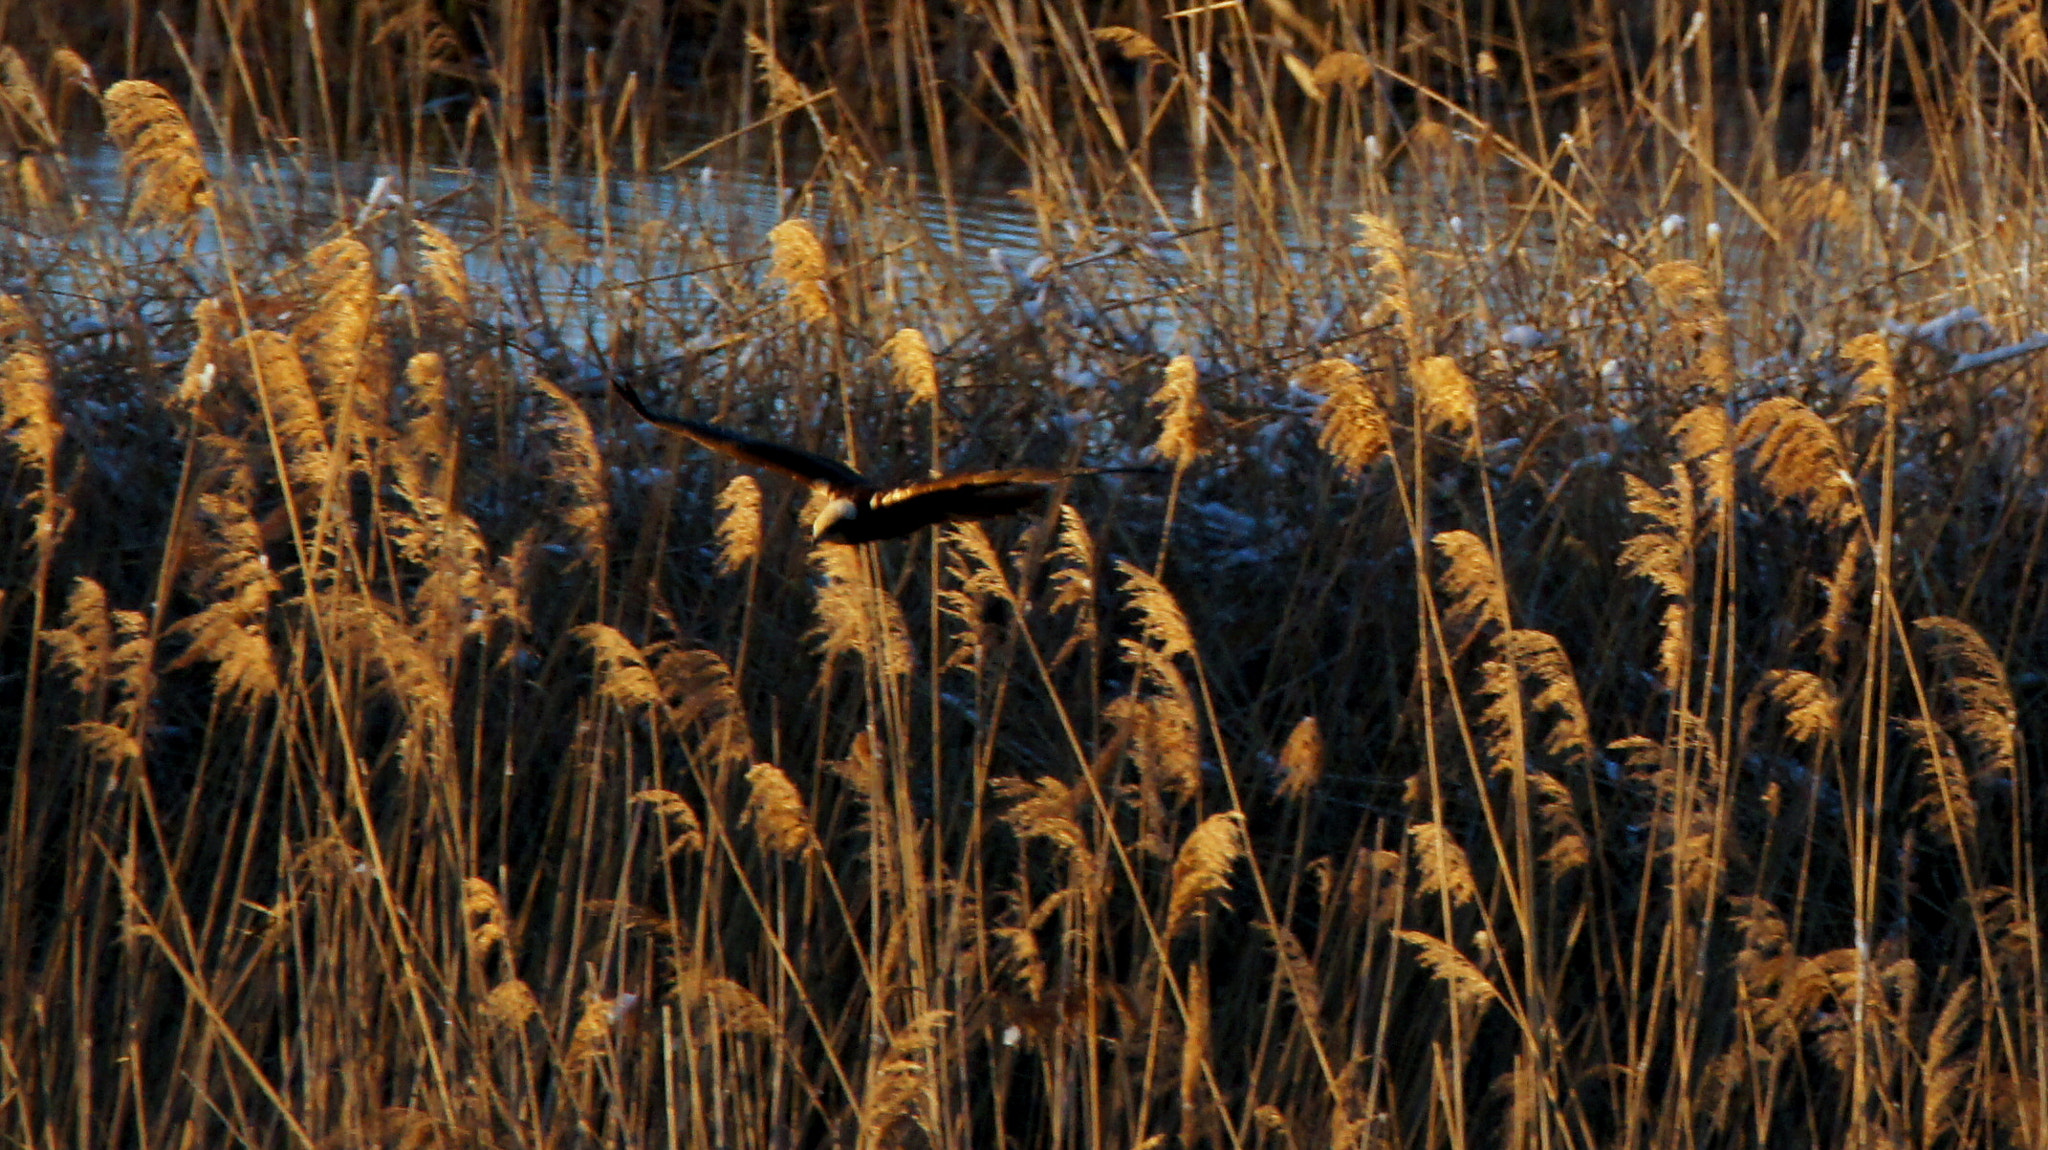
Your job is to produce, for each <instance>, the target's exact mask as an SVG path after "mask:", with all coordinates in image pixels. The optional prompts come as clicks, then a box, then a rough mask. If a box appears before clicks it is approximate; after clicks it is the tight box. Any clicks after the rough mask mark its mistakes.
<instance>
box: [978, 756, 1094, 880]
mask: <svg viewBox="0 0 2048 1150" xmlns="http://www.w3.org/2000/svg"><path fill="white" fill-rule="evenodd" d="M989 790H990V791H992V792H993V793H994V794H995V796H996V798H998V799H1001V800H1003V801H1005V802H1007V803H1009V804H1010V805H1009V806H1008V807H1006V808H1004V810H1003V814H1002V819H1003V821H1004V822H1006V823H1008V824H1010V830H1011V831H1012V832H1014V833H1015V834H1016V836H1017V837H1018V838H1020V839H1044V840H1046V841H1047V842H1050V843H1052V844H1054V845H1055V846H1057V847H1059V848H1060V850H1061V851H1062V852H1063V853H1065V854H1066V855H1067V857H1068V858H1070V859H1072V860H1073V861H1074V862H1075V863H1077V864H1081V865H1086V864H1087V863H1088V862H1089V854H1088V836H1087V835H1086V834H1085V833H1083V832H1082V830H1081V823H1080V821H1079V820H1078V819H1077V818H1076V817H1075V813H1076V812H1077V811H1078V810H1079V809H1080V805H1081V800H1082V798H1083V797H1085V793H1086V792H1084V791H1082V790H1078V789H1069V788H1068V787H1067V785H1066V784H1065V783H1062V782H1060V781H1059V780H1058V779H1055V778H1053V777H1052V776H1050V775H1047V776H1045V777H1043V778H1038V779H996V780H994V781H992V782H990V783H989Z"/></svg>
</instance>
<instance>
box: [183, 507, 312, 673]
mask: <svg viewBox="0 0 2048 1150" xmlns="http://www.w3.org/2000/svg"><path fill="white" fill-rule="evenodd" d="M246 498H247V497H246V496H245V495H242V494H239V493H229V494H215V493H212V492H205V493H202V494H201V495H200V496H199V512H200V517H201V518H202V519H203V520H205V521H207V522H208V523H210V524H211V525H212V527H213V530H211V531H209V532H207V533H206V534H205V535H204V536H202V538H203V539H204V540H205V542H204V545H203V547H202V559H201V562H200V564H199V566H198V567H197V569H196V570H194V572H193V582H194V583H196V584H197V585H198V586H199V587H200V588H201V589H202V591H203V592H206V593H210V594H212V595H216V596H220V598H217V599H215V600H214V601H213V602H212V603H209V604H208V605H207V606H205V607H204V608H202V609H200V610H199V611H198V612H196V613H195V614H192V615H188V616H186V617H185V618H183V619H180V620H178V621H177V622H176V623H174V624H172V625H171V627H170V628H169V630H168V632H167V633H168V634H170V635H173V636H183V637H185V638H187V639H189V640H190V644H191V645H190V646H188V647H187V648H186V649H185V651H184V653H183V654H181V655H179V656H178V657H177V658H176V659H174V660H172V661H171V664H170V669H171V670H174V671H175V670H178V669H180V668H183V667H187V666H190V665H191V664H193V663H195V662H198V661H200V660H205V661H206V662H209V663H212V664H214V667H215V670H214V690H215V692H216V693H217V694H219V695H220V696H221V697H222V698H223V700H224V701H225V703H226V705H227V708H228V710H229V711H231V712H232V711H245V712H246V711H249V710H251V709H253V708H254V707H255V706H257V705H258V704H261V703H262V702H264V701H266V700H268V699H271V698H274V697H275V696H276V695H277V690H278V676H277V661H276V658H275V656H274V655H273V654H272V652H271V647H270V633H269V629H268V626H267V621H268V619H269V616H270V600H271V597H272V596H273V595H275V594H276V593H277V592H278V591H280V590H282V589H283V584H281V583H280V582H279V581H278V578H277V576H276V575H275V574H274V573H273V572H272V571H271V570H270V563H269V561H268V559H267V558H266V557H265V555H264V554H263V534H262V531H261V529H260V528H259V527H258V526H257V525H256V520H255V519H254V518H253V517H252V516H251V515H250V514H249V505H248V503H247V501H246Z"/></svg>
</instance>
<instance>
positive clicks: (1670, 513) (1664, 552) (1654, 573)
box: [1615, 465, 1695, 691]
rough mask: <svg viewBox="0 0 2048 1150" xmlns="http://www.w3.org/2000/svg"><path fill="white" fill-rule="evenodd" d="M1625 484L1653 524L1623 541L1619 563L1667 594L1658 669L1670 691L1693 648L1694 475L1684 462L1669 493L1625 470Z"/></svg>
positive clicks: (1632, 502) (1633, 507)
mask: <svg viewBox="0 0 2048 1150" xmlns="http://www.w3.org/2000/svg"><path fill="white" fill-rule="evenodd" d="M1622 482H1623V484H1624V485H1625V486H1626V487H1627V489H1628V509H1629V510H1630V511H1632V512H1634V513H1635V514H1637V515H1640V516H1643V517H1644V518H1646V519H1648V520H1650V523H1649V525H1648V526H1646V527H1645V528H1644V529H1643V530H1642V531H1639V532H1637V533H1636V534H1635V535H1633V536H1631V537H1630V538H1629V539H1628V541H1627V542H1625V543H1623V544H1622V547H1621V554H1620V556H1618V557H1617V558H1616V560H1615V562H1616V563H1617V564H1619V565H1620V567H1621V569H1622V570H1624V571H1627V572H1628V573H1630V574H1631V575H1634V576H1636V577H1637V578H1641V579H1647V580H1649V581H1650V582H1652V583H1654V584H1656V585H1657V590H1658V591H1659V592H1660V593H1661V594H1662V595H1663V596H1664V598H1665V605H1664V616H1663V620H1662V622H1661V624H1660V629H1661V631H1662V633H1663V637H1662V639H1660V640H1659V642H1658V646H1657V667H1658V670H1659V672H1660V673H1661V674H1662V676H1663V679H1664V686H1665V689H1666V690H1671V691H1675V690H1677V689H1678V685H1679V679H1680V676H1681V673H1682V672H1683V670H1684V668H1685V665H1686V661H1687V659H1688V657H1689V655H1690V653H1691V651H1692V612H1691V595H1692V549H1693V545H1694V532H1695V522H1694V508H1693V496H1692V479H1691V478H1690V477H1689V476H1688V475H1687V473H1686V469H1685V467H1684V466H1683V465H1681V466H1678V467H1674V468H1672V469H1671V486H1670V489H1669V492H1670V493H1669V494H1666V493H1665V492H1662V491H1659V490H1657V489H1656V488H1654V487H1652V486H1650V485H1649V484H1647V483H1645V482H1643V481H1642V480H1640V479H1637V478H1636V477H1635V476H1633V475H1628V474H1624V475H1623V476H1622Z"/></svg>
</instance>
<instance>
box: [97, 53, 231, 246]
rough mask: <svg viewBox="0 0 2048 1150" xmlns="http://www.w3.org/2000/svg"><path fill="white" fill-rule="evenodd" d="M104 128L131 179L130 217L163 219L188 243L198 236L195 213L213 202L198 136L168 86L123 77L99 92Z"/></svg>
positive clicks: (152, 221) (159, 221) (135, 219)
mask: <svg viewBox="0 0 2048 1150" xmlns="http://www.w3.org/2000/svg"><path fill="white" fill-rule="evenodd" d="M100 107H101V110H102V111H103V112H104V113H105V115H106V118H107V132H108V134H109V135H111V136H113V137H114V144H115V146H116V147H119V148H120V149H121V166H122V169H123V170H124V171H125V172H126V173H127V175H128V177H129V178H130V179H131V180H133V181H134V183H135V190H134V196H133V198H132V199H131V200H130V201H129V203H128V218H129V220H130V221H131V222H134V223H141V224H145V225H147V224H161V225H163V226H164V227H167V228H170V229H173V230H175V231H178V232H180V233H181V234H182V236H183V238H184V240H185V242H186V243H187V244H188V245H189V244H190V243H192V242H193V241H195V240H197V239H198V237H199V213H200V212H202V211H204V210H205V209H206V208H207V207H209V206H211V205H212V203H213V193H212V192H211V191H209V190H208V189H207V180H206V163H205V161H204V160H202V159H201V158H200V153H199V137H198V136H196V135H194V134H193V132H192V124H191V122H190V121H188V120H186V119H185V110H184V109H183V108H181V107H179V106H178V102H177V101H176V100H174V99H172V98H171V94H170V93H169V92H166V91H164V90H163V89H162V88H160V87H158V86H157V85H155V84H152V83H150V82H149V81H147V80H123V81H121V82H120V83H118V84H115V85H114V86H113V87H111V88H108V89H107V91H106V94H105V95H103V96H101V97H100Z"/></svg>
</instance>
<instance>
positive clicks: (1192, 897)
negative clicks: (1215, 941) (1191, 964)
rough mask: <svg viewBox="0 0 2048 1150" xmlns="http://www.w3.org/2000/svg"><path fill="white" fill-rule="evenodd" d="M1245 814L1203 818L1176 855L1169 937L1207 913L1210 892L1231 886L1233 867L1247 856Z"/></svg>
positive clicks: (1177, 935) (1233, 812)
mask: <svg viewBox="0 0 2048 1150" xmlns="http://www.w3.org/2000/svg"><path fill="white" fill-rule="evenodd" d="M1244 852H1245V842H1244V816H1243V815H1241V814H1238V813H1237V812H1236V811H1221V812H1219V813H1217V814H1213V815H1210V816H1209V817H1208V818H1206V819H1203V820H1202V822H1201V825H1199V826H1197V827H1196V828H1195V829H1194V830H1192V831H1189V832H1188V837H1187V838H1185V839H1183V840H1181V844H1180V849H1179V850H1178V851H1176V852H1175V853H1174V856H1173V891H1172V894H1171V895H1170V896H1169V897H1168V899H1167V910H1166V932H1165V933H1166V937H1167V938H1169V939H1172V938H1177V937H1179V935H1180V932H1181V931H1182V929H1184V928H1185V927H1186V926H1187V925H1188V924H1190V923H1192V922H1194V921H1195V920H1196V919H1197V918H1200V917H1202V916H1203V915H1205V914H1206V913H1207V904H1208V899H1209V896H1210V895H1213V894H1216V893H1217V892H1219V891H1226V890H1229V889H1230V869H1231V868H1232V867H1233V866H1235V865H1237V860H1238V859H1240V858H1243V857H1244Z"/></svg>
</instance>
